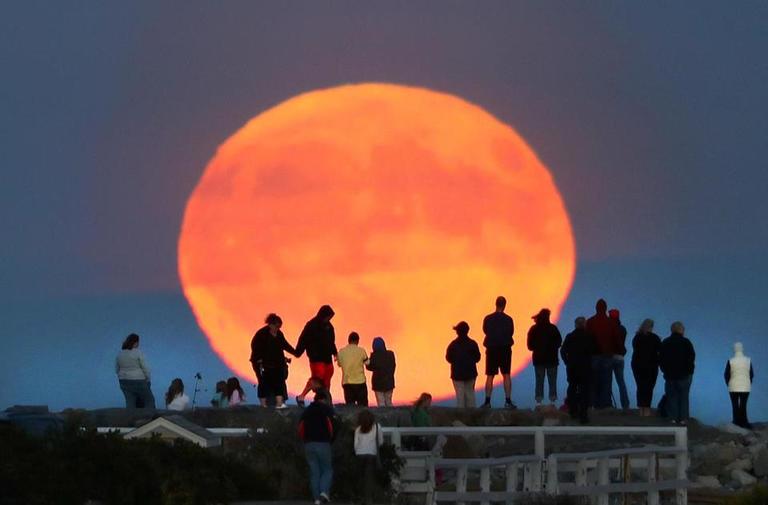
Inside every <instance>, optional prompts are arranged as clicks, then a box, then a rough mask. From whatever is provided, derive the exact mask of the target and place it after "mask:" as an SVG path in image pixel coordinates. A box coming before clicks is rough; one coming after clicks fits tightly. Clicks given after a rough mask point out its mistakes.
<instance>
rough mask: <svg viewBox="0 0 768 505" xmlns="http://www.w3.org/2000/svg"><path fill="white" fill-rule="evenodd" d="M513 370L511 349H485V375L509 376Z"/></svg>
mask: <svg viewBox="0 0 768 505" xmlns="http://www.w3.org/2000/svg"><path fill="white" fill-rule="evenodd" d="M511 369H512V348H511V347H507V346H504V347H488V348H486V349H485V375H490V376H493V375H496V374H497V373H499V372H501V373H502V375H509V372H510V370H511Z"/></svg>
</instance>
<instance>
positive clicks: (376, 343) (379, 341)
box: [373, 337, 387, 351]
mask: <svg viewBox="0 0 768 505" xmlns="http://www.w3.org/2000/svg"><path fill="white" fill-rule="evenodd" d="M373 350H374V351H386V350H387V344H386V342H384V339H383V338H382V337H376V338H374V339H373Z"/></svg>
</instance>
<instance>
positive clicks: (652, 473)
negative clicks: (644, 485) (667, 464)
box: [648, 452, 659, 505]
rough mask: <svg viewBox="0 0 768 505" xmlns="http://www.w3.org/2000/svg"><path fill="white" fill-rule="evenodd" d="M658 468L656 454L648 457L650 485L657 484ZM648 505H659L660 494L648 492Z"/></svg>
mask: <svg viewBox="0 0 768 505" xmlns="http://www.w3.org/2000/svg"><path fill="white" fill-rule="evenodd" d="M657 471H658V466H657V465H656V453H655V452H652V453H651V454H649V455H648V484H655V483H656V479H657V478H658V476H657V475H656V472H657ZM648 505H659V492H658V491H648Z"/></svg>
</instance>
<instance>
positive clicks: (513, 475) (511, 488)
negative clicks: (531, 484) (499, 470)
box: [506, 463, 518, 505]
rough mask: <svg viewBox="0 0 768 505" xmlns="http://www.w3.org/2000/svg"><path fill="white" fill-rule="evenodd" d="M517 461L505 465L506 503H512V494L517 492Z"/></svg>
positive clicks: (508, 504) (509, 504)
mask: <svg viewBox="0 0 768 505" xmlns="http://www.w3.org/2000/svg"><path fill="white" fill-rule="evenodd" d="M517 468H518V465H517V463H512V464H509V465H507V471H506V473H507V505H512V503H514V501H515V500H514V498H513V495H514V494H515V493H517V479H518V477H517Z"/></svg>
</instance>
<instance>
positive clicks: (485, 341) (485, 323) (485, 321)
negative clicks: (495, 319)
mask: <svg viewBox="0 0 768 505" xmlns="http://www.w3.org/2000/svg"><path fill="white" fill-rule="evenodd" d="M483 335H485V336H484V337H483V345H484V346H485V347H488V316H485V317H484V318H483Z"/></svg>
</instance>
